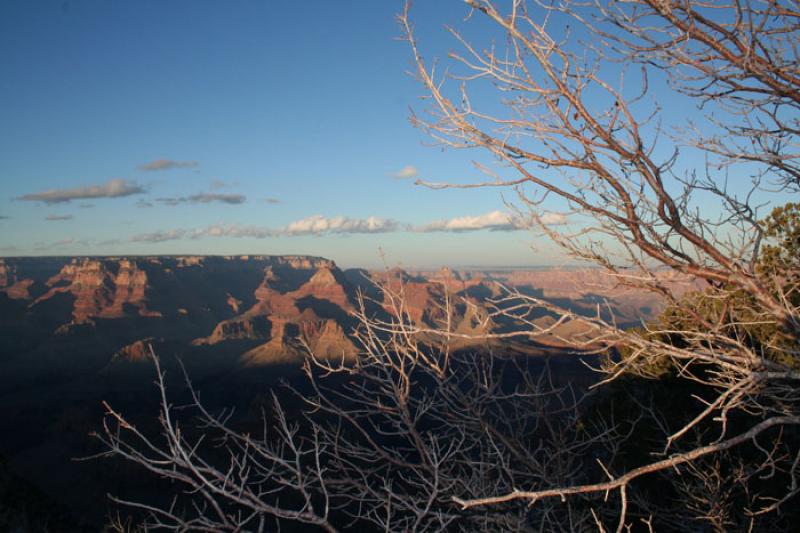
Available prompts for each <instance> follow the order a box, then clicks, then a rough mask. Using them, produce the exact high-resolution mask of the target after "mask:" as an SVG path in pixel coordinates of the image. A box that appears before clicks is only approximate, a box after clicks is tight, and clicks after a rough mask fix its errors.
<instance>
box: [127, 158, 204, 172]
mask: <svg viewBox="0 0 800 533" xmlns="http://www.w3.org/2000/svg"><path fill="white" fill-rule="evenodd" d="M196 167H197V161H175V160H172V159H156V160H154V161H150V162H149V163H145V164H143V165H139V170H144V171H145V172H153V171H157V170H172V169H174V168H196Z"/></svg>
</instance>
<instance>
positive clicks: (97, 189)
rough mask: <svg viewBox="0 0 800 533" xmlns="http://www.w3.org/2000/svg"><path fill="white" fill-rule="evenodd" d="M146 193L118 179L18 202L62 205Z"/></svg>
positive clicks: (33, 194) (136, 185)
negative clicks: (91, 199)
mask: <svg viewBox="0 0 800 533" xmlns="http://www.w3.org/2000/svg"><path fill="white" fill-rule="evenodd" d="M144 192H145V190H144V188H142V187H141V186H140V185H138V184H136V183H132V182H128V181H125V180H124V179H119V178H118V179H112V180H108V181H107V182H105V183H103V184H100V185H87V186H83V187H73V188H71V189H48V190H46V191H42V192H37V193H31V194H26V195H24V196H20V197H19V198H17V200H24V201H28V202H44V203H46V204H60V203H67V202H71V201H72V200H85V199H89V198H121V197H123V196H131V195H133V194H142V193H144Z"/></svg>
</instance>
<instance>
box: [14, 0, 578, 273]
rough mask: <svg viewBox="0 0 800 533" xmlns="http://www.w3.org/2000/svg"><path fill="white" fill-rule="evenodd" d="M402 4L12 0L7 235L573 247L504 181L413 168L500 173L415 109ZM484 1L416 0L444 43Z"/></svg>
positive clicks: (423, 37) (360, 254)
mask: <svg viewBox="0 0 800 533" xmlns="http://www.w3.org/2000/svg"><path fill="white" fill-rule="evenodd" d="M401 7H402V3H401V2H399V1H398V2H395V1H391V0H376V1H362V2H330V1H321V0H320V1H311V2H294V1H280V2H279V1H266V0H263V1H256V0H247V1H236V2H211V1H188V0H186V1H170V2H163V1H137V2H121V1H119V2H115V1H108V0H75V1H70V2H61V1H58V2H55V1H54V2H47V1H41V2H38V1H37V2H24V1H9V2H2V3H1V4H0V117H2V119H1V120H0V180H2V181H1V182H0V183H2V191H3V192H2V195H0V255H4V256H13V255H73V254H92V255H105V254H183V253H199V254H239V253H267V254H290V253H301V254H314V255H322V256H326V257H330V258H332V259H334V260H336V261H337V262H339V263H340V264H343V265H345V266H376V265H379V264H380V263H381V262H382V261H383V259H382V254H383V257H385V260H386V261H388V262H389V263H391V264H398V263H399V264H403V265H405V266H435V265H453V266H459V265H483V266H491V265H543V264H558V263H560V262H563V261H564V259H563V257H561V256H560V254H559V253H557V251H556V249H555V247H554V246H552V245H549V244H547V243H546V242H542V241H538V242H535V241H536V239H535V237H534V236H532V235H530V234H528V233H526V232H524V231H496V230H497V229H503V228H504V226H505V228H506V229H507V226H508V225H507V224H505V225H504V223H503V215H502V214H501V213H498V211H500V212H502V211H504V210H505V209H506V208H505V206H504V203H503V199H502V198H501V196H500V193H499V192H498V191H496V190H449V191H435V190H430V189H426V188H423V187H419V186H415V185H414V184H413V182H414V179H415V178H422V179H427V180H430V181H448V180H453V181H475V180H483V179H485V176H483V175H482V174H481V173H480V172H478V171H477V170H476V169H475V168H474V166H473V164H472V162H473V160H474V159H475V158H480V157H481V155H480V154H478V153H472V152H471V153H466V152H459V151H443V150H441V149H440V148H438V147H432V146H431V141H430V139H429V138H428V137H427V136H426V135H425V134H424V133H423V132H421V131H419V130H416V129H414V128H413V127H412V126H411V125H410V123H409V120H408V117H409V109H410V108H411V107H413V108H415V109H420V108H421V107H422V104H421V103H420V101H419V96H420V95H421V94H422V89H421V87H420V86H419V85H418V84H417V83H416V82H415V81H414V80H413V79H412V78H411V77H410V76H409V75H408V74H407V71H408V70H410V69H411V67H412V65H411V56H410V51H409V49H408V47H407V45H406V44H405V43H403V42H400V41H398V40H397V37H398V36H399V34H400V31H399V28H398V27H397V24H396V22H395V15H396V13H397V12H398V10H400V9H401ZM466 14H467V10H466V8H465V7H464V5H463V3H462V2H458V1H455V2H445V1H438V0H437V1H430V0H421V1H419V2H417V3H416V4H415V6H414V13H413V18H414V20H415V23H416V31H417V36H418V38H419V40H420V41H421V43H422V45H423V48H424V50H425V52H426V56H428V57H433V56H442V55H445V54H446V53H447V51H448V50H450V49H451V48H453V47H454V46H455V43H454V41H453V40H452V38H451V37H450V36H449V35H448V34H447V32H446V31H445V30H444V25H445V24H448V23H449V24H453V23H459V21H461V19H463V17H464V16H465V15H466ZM509 193H510V191H507V194H509ZM557 207H558V206H556V208H557ZM481 228H484V229H481ZM486 228H489V229H486ZM491 228H494V229H495V231H492V230H491ZM453 229H455V230H461V231H451V230H453ZM431 230H439V231H431ZM531 244H535V247H536V250H535V251H531Z"/></svg>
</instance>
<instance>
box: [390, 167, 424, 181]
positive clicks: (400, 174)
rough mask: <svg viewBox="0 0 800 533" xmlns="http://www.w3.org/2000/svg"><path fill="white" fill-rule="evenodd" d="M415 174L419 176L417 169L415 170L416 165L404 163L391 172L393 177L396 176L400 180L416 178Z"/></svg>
mask: <svg viewBox="0 0 800 533" xmlns="http://www.w3.org/2000/svg"><path fill="white" fill-rule="evenodd" d="M417 176H419V170H417V167H415V166H413V165H406V166H404V167H403V168H401V169H400V170H398V171H397V172H395V173H394V174H392V177H393V178H397V179H400V180H403V179H412V178H416V177H417Z"/></svg>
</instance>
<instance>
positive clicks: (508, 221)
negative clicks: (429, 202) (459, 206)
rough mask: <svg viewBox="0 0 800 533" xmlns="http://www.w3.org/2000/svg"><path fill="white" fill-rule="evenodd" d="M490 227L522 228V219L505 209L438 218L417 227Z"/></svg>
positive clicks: (437, 229)
mask: <svg viewBox="0 0 800 533" xmlns="http://www.w3.org/2000/svg"><path fill="white" fill-rule="evenodd" d="M482 229H490V230H494V231H511V230H516V229H522V224H521V221H520V220H518V219H515V218H514V217H512V216H511V215H509V214H508V213H504V212H503V211H491V212H489V213H485V214H483V215H478V216H466V217H456V218H451V219H449V220H437V221H435V222H431V223H430V224H425V225H424V226H419V227H417V228H416V230H417V231H419V232H422V233H429V232H433V231H478V230H482Z"/></svg>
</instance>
